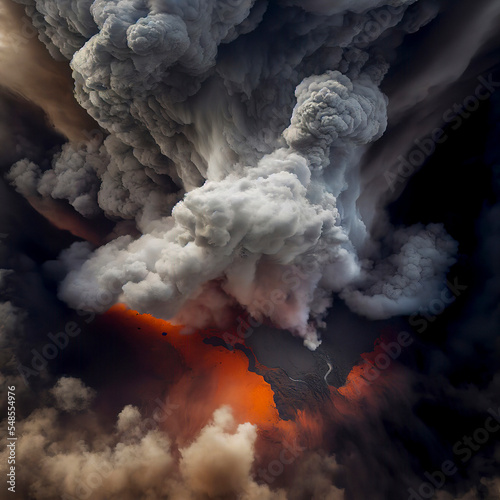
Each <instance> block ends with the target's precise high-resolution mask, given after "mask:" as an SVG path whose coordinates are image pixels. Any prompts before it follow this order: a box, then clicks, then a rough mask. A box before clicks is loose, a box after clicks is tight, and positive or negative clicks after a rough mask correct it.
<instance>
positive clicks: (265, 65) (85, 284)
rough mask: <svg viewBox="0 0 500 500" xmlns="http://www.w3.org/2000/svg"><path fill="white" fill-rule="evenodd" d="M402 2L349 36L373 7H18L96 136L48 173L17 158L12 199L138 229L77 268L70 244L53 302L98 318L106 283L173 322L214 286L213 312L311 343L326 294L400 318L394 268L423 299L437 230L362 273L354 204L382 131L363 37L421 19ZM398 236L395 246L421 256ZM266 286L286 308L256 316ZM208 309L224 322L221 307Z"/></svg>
mask: <svg viewBox="0 0 500 500" xmlns="http://www.w3.org/2000/svg"><path fill="white" fill-rule="evenodd" d="M413 3H414V2H413V1H406V2H405V1H401V2H397V4H394V2H393V3H392V4H391V5H390V7H389V6H386V8H385V10H384V12H383V15H384V16H386V17H387V16H389V18H390V22H388V23H387V25H384V29H382V30H379V31H380V33H378V36H376V37H373V36H372V35H371V34H370V35H369V36H363V35H366V33H363V31H362V30H363V26H364V24H365V23H366V22H367V20H368V19H370V16H371V15H372V13H374V12H379V11H378V10H376V9H377V8H378V9H380V8H382V7H383V5H384V4H383V2H360V3H359V5H352V6H350V7H349V8H347V7H342V6H336V7H331V6H328V5H325V4H323V3H321V2H318V3H315V4H311V5H308V6H307V7H306V8H304V5H302V3H297V2H296V3H293V2H284V3H283V4H280V3H279V2H278V3H277V4H276V5H274V4H272V5H267V3H266V2H262V1H259V2H250V1H247V2H237V3H234V2H215V1H212V2H208V3H206V4H203V6H202V5H201V4H198V3H190V2H186V3H184V4H179V3H172V2H155V3H152V4H146V3H145V4H136V3H133V2H118V3H114V2H112V3H110V2H99V1H96V2H94V3H92V4H90V3H89V4H81V5H80V4H78V11H73V10H72V8H71V4H65V6H64V8H62V9H59V8H58V9H55V8H53V5H54V4H53V2H43V3H40V2H32V3H28V5H27V7H26V12H27V14H29V15H30V16H31V17H32V18H33V22H34V25H35V27H36V28H37V29H38V30H39V32H40V39H41V40H42V41H43V42H44V43H46V45H47V47H48V49H49V51H50V53H51V54H52V55H53V56H56V57H57V58H58V59H64V58H66V59H68V60H70V65H71V68H72V70H73V78H74V81H75V93H76V98H77V100H78V102H79V103H80V104H81V106H82V107H83V108H85V109H86V110H87V111H88V113H89V114H90V116H92V117H93V118H94V119H95V120H96V121H97V123H98V124H99V126H100V127H102V128H103V129H104V130H105V131H106V133H107V134H108V136H107V137H106V138H105V139H104V140H103V142H102V144H99V143H90V142H89V143H86V144H83V145H82V144H77V145H76V146H75V145H74V144H72V143H68V144H67V145H66V146H65V147H64V148H63V150H62V152H61V153H59V154H58V155H56V156H55V157H54V159H53V161H52V167H51V168H49V169H43V171H42V169H41V168H40V167H39V166H38V165H36V164H35V163H33V162H30V161H28V160H22V161H20V162H18V163H16V164H15V165H14V167H13V168H12V170H11V171H10V173H9V176H8V178H9V180H10V181H11V182H12V183H13V184H14V185H15V186H16V189H17V190H18V191H19V192H20V193H22V194H24V195H31V196H39V197H41V198H42V199H46V198H54V199H63V200H67V201H68V202H69V203H70V204H71V205H72V206H73V207H74V209H75V210H76V211H77V212H79V213H80V214H82V215H83V216H85V217H92V216H96V215H99V214H101V215H102V214H103V215H104V216H106V217H108V218H111V219H112V220H117V221H125V220H132V221H135V223H136V225H137V229H138V230H139V231H140V233H141V235H140V236H139V237H136V236H135V235H130V236H127V235H123V236H121V237H119V238H116V239H114V240H112V241H110V242H109V243H108V244H106V245H104V246H102V247H100V248H99V249H97V250H95V251H93V252H91V251H90V248H89V250H88V255H87V257H86V259H85V260H82V259H81V256H82V252H83V250H82V247H81V245H79V244H78V245H77V246H76V247H74V248H73V249H72V250H70V251H69V252H70V253H71V252H74V253H75V254H77V255H78V256H79V258H76V259H72V258H67V259H66V260H65V262H66V263H67V262H71V263H72V265H71V266H69V268H68V269H67V271H68V276H67V278H66V279H65V280H64V282H63V283H62V285H61V289H60V297H61V298H62V299H63V300H65V301H66V302H67V303H68V304H70V305H71V307H74V308H80V309H86V310H93V311H101V310H102V308H100V307H99V305H98V304H97V303H95V301H94V300H93V299H92V297H95V296H96V293H109V294H111V295H112V297H113V300H115V301H122V302H125V303H126V304H128V305H130V306H131V307H133V308H135V309H137V310H138V311H140V312H149V313H152V314H154V315H155V316H157V317H161V318H165V319H170V320H173V321H175V320H176V318H183V319H184V318H186V317H189V316H192V315H191V314H189V313H187V312H186V311H187V310H189V311H191V310H196V308H197V304H198V303H199V302H204V303H205V304H209V301H208V300H207V293H211V291H212V290H213V288H214V287H213V286H210V283H212V282H214V283H216V288H218V289H219V290H220V293H219V297H220V300H218V301H216V302H217V304H218V305H217V311H220V310H221V309H222V308H223V305H221V304H220V302H221V301H225V302H226V304H228V305H229V306H230V305H234V304H239V305H240V306H242V307H244V308H246V309H247V310H248V311H249V312H250V314H252V316H254V317H255V318H257V319H259V320H260V319H264V318H266V319H268V320H270V321H271V322H273V323H274V324H275V325H276V326H279V327H282V328H287V329H289V330H290V331H292V332H293V333H295V334H297V335H300V336H301V337H303V338H304V342H305V344H306V345H307V346H308V347H310V348H311V349H314V348H315V347H317V346H318V345H319V343H320V340H319V334H318V331H317V326H318V325H321V324H322V320H323V317H324V316H325V314H326V311H327V308H328V304H329V303H330V301H331V296H332V293H333V292H337V293H338V292H342V291H343V290H346V291H345V293H344V296H346V297H358V296H362V297H367V298H366V299H360V300H357V299H356V300H355V299H349V300H348V301H347V303H348V304H349V305H351V304H354V303H355V302H359V301H364V302H365V303H368V302H370V300H371V299H369V298H368V297H370V296H371V295H373V294H378V295H379V294H380V293H382V295H383V296H384V299H383V300H385V301H386V302H387V305H386V306H384V313H383V314H382V315H383V316H384V317H387V316H389V315H394V314H404V313H407V312H408V310H409V306H408V305H406V306H405V305H404V303H405V300H399V298H398V293H396V292H388V293H387V294H384V290H386V289H391V290H394V286H393V285H390V284H387V286H386V284H385V283H386V282H387V281H388V280H389V279H392V280H393V281H394V279H395V278H390V276H391V274H392V273H393V272H397V273H402V275H401V279H400V280H399V281H400V282H401V283H402V285H401V286H405V287H406V288H405V290H406V292H405V293H406V295H407V296H409V297H407V300H406V303H407V304H410V305H411V307H413V306H414V304H415V303H418V304H423V303H424V301H422V300H421V298H420V299H419V297H421V296H422V291H425V293H428V292H429V291H430V290H431V289H432V288H433V284H435V283H436V282H437V283H439V281H440V280H442V278H443V275H444V273H445V272H446V270H447V269H448V267H449V265H450V263H451V262H452V261H451V257H450V256H448V254H449V253H450V254H451V253H452V252H453V245H451V244H448V245H446V244H436V242H434V243H433V242H432V238H428V237H427V236H426V235H428V234H429V231H430V232H434V233H435V232H436V229H435V228H433V229H427V230H426V229H423V228H422V230H421V236H420V237H418V236H415V239H414V240H412V241H417V240H418V239H419V238H420V240H422V239H425V240H426V241H428V244H429V245H430V246H431V247H432V248H434V249H435V252H434V254H435V257H431V258H430V259H426V264H425V266H426V270H425V271H423V272H421V270H415V269H417V268H418V263H417V264H412V263H411V262H410V260H411V259H410V260H409V261H408V262H409V264H408V265H407V266H401V265H400V266H399V268H398V270H397V271H396V269H394V271H393V267H391V265H390V264H389V262H391V261H397V260H398V257H396V256H395V257H394V258H392V259H388V260H386V261H385V264H384V265H380V266H375V268H374V271H373V272H369V271H367V270H366V267H367V264H365V262H368V261H369V260H370V259H369V258H370V257H373V258H375V259H376V258H378V257H377V256H376V255H372V256H370V252H369V251H368V252H367V250H366V249H367V247H369V246H370V244H371V239H370V235H369V233H368V232H367V230H366V227H365V224H364V221H363V219H362V218H361V216H360V214H359V210H358V208H357V205H356V200H357V198H358V197H359V194H360V188H359V186H360V178H359V176H360V173H359V169H358V166H359V162H360V160H361V158H362V156H363V153H364V152H365V150H366V145H368V144H370V143H372V142H374V141H376V140H377V139H378V138H380V137H381V136H382V134H383V133H384V131H385V129H386V126H387V98H386V97H385V96H384V95H383V93H382V92H381V91H380V89H379V86H380V83H381V81H382V79H383V77H384V74H385V73H386V72H387V69H388V63H387V61H386V60H385V59H384V56H383V54H380V51H376V50H375V49H372V46H376V45H377V43H378V42H379V40H380V39H383V38H384V37H385V36H386V35H387V33H386V31H390V30H391V29H396V27H397V29H398V30H399V31H401V32H404V31H415V30H417V29H418V27H419V26H420V25H421V24H425V23H427V22H428V21H429V20H430V19H429V15H423V14H422V15H420V13H419V11H418V9H413V10H411V11H410V6H411V4H413ZM75 8H76V6H75ZM424 10H425V9H424ZM433 12H434V13H435V11H433ZM425 13H426V14H428V13H429V10H428V9H427V10H425ZM410 18H411V22H410ZM76 19H78V22H76V21H75V20H76ZM410 27H411V30H410ZM271 39H272V40H273V43H272V45H270V44H269V42H268V41H269V40H271ZM242 56H243V57H242ZM436 238H437V240H436V241H441V240H446V235H445V234H442V235H439V236H436ZM394 244H395V246H394V248H393V251H394V252H395V255H397V254H398V253H399V252H400V251H401V252H403V253H404V252H406V253H408V252H411V253H412V254H418V249H411V250H402V249H401V244H400V243H399V242H398V241H397V239H396V240H395V243H394ZM406 245H407V247H408V246H409V245H411V243H409V242H408V243H406ZM401 259H403V260H404V259H405V257H401V258H400V259H399V260H401ZM417 259H418V258H417ZM306 260H307V262H310V263H311V262H312V263H313V264H312V265H308V266H306V265H305V264H304V262H305V261H306ZM414 265H416V268H415V267H412V266H414ZM75 266H76V267H75ZM408 266H409V267H408ZM306 267H307V269H306ZM294 269H298V271H299V272H301V273H302V274H303V275H305V279H304V280H303V283H302V284H301V286H300V287H299V288H298V289H292V287H291V286H290V285H287V284H286V283H285V284H284V283H282V281H283V280H282V279H281V278H280V276H279V275H280V274H281V275H283V273H286V272H287V271H290V270H294ZM382 269H383V271H382ZM264 275H265V276H266V278H264ZM269 276H274V277H275V278H274V279H269ZM426 280H427V281H426ZM369 283H370V284H369ZM353 287H354V288H355V290H354V291H353V290H352V289H353ZM275 288H278V289H280V290H282V292H283V294H284V295H285V296H286V301H285V302H284V303H282V304H278V305H277V307H276V308H275V310H274V311H273V312H272V313H269V312H268V311H266V310H265V309H264V307H263V306H262V302H263V301H264V302H265V301H266V299H267V296H268V295H269V293H270V291H272V290H273V289H275ZM347 288H349V290H347ZM363 289H364V291H362V290H363ZM207 290H208V292H207ZM375 290H377V291H375ZM341 296H342V294H341ZM267 300H268V299H267ZM353 307H354V308H355V309H356V310H358V309H359V308H357V306H353ZM378 316H381V313H378ZM204 317H206V319H207V324H212V325H216V326H220V325H221V315H220V314H212V313H211V312H210V310H208V311H206V313H205V315H204ZM196 326H200V325H199V324H197V325H196Z"/></svg>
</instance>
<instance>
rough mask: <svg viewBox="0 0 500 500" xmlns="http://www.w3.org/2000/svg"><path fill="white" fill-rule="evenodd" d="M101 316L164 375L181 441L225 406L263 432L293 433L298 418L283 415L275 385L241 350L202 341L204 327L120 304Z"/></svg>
mask: <svg viewBox="0 0 500 500" xmlns="http://www.w3.org/2000/svg"><path fill="white" fill-rule="evenodd" d="M102 320H103V321H104V322H109V324H111V325H113V328H117V329H119V330H120V332H121V334H122V335H123V338H124V340H125V341H130V342H133V343H134V344H135V346H136V349H138V348H139V347H137V346H140V350H141V356H144V359H145V361H144V362H145V363H147V364H148V366H149V368H150V370H153V372H154V373H155V374H156V375H157V376H162V375H163V376H164V379H165V381H166V383H167V384H168V385H169V387H168V389H167V391H166V392H168V397H169V401H171V402H173V403H176V404H178V405H179V407H180V410H179V411H176V415H175V418H174V419H170V420H169V423H168V426H169V428H170V429H171V428H172V426H176V425H175V420H182V423H181V422H179V425H178V429H177V431H178V437H179V438H180V441H181V442H182V441H184V440H188V439H190V437H191V436H192V435H195V434H196V433H197V432H198V431H199V430H200V429H201V428H202V427H203V426H204V425H205V424H206V422H207V421H208V420H209V419H210V417H211V415H212V414H213V412H214V411H215V410H216V409H217V408H219V407H221V406H222V405H230V406H231V408H232V409H233V413H234V416H235V418H236V420H237V421H239V422H250V423H252V424H256V425H257V426H258V427H259V429H260V430H263V431H264V432H265V431H266V429H267V430H270V429H274V430H276V427H279V428H280V429H281V431H282V432H285V433H286V434H289V433H294V432H293V428H294V423H293V422H288V421H284V420H282V419H281V418H280V416H279V413H278V410H277V408H276V404H275V402H274V399H273V396H274V393H273V391H272V389H271V386H270V385H269V384H268V383H267V382H266V381H265V380H264V378H263V377H262V376H261V375H258V374H257V373H254V372H251V371H249V370H248V363H249V362H248V358H247V357H246V356H245V354H244V353H243V352H241V351H240V350H237V349H234V350H232V351H231V350H228V349H226V348H224V347H221V346H213V345H210V344H208V343H206V342H204V338H206V335H203V332H197V333H194V334H189V335H186V334H182V333H181V330H182V327H180V326H174V325H171V324H170V323H168V322H167V321H164V320H161V319H157V318H154V317H153V316H151V315H149V314H139V313H137V312H136V311H134V310H131V309H128V308H127V307H126V306H124V305H122V304H118V305H115V306H113V307H112V308H111V309H110V310H109V311H107V312H106V313H105V314H104V315H103V316H102ZM164 344H168V345H169V346H171V347H173V348H174V349H175V351H177V352H178V353H180V355H181V356H180V358H181V359H179V357H175V356H172V355H171V354H169V352H168V351H165V350H164V349H163V348H162V347H163V346H164ZM171 352H172V351H171V350H170V353H171ZM146 360H147V361H146ZM301 418H302V420H304V417H303V416H302V417H301Z"/></svg>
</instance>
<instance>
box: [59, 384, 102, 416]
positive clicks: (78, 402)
mask: <svg viewBox="0 0 500 500" xmlns="http://www.w3.org/2000/svg"><path fill="white" fill-rule="evenodd" d="M50 392H51V393H52V395H53V396H54V398H55V399H56V406H57V408H60V409H61V410H64V411H68V412H71V411H80V410H85V409H87V408H88V407H89V405H90V403H91V402H92V399H94V397H95V391H94V390H93V389H91V388H90V387H86V386H85V385H84V384H83V383H82V381H81V380H80V379H77V378H73V377H62V378H60V379H59V380H58V381H57V384H56V385H55V386H54V387H53V388H52V389H51V390H50Z"/></svg>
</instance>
